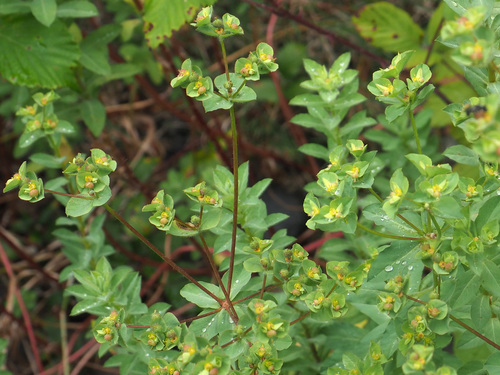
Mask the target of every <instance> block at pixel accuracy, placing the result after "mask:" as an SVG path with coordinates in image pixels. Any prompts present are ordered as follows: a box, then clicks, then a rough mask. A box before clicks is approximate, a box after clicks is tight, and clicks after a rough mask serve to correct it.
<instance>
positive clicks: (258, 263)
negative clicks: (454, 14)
mask: <svg viewBox="0 0 500 375" xmlns="http://www.w3.org/2000/svg"><path fill="white" fill-rule="evenodd" d="M460 12H461V13H460ZM460 12H459V16H460V17H458V18H457V20H456V21H453V20H451V21H449V22H448V23H445V25H444V27H443V34H442V37H441V39H442V40H443V41H445V42H446V43H448V44H449V45H451V46H453V44H452V42H454V43H456V44H457V45H456V46H455V47H457V49H456V50H457V51H459V53H460V56H458V55H457V56H456V58H457V61H458V62H459V63H462V64H464V66H467V67H472V68H474V69H475V70H474V72H475V73H477V74H476V76H479V75H480V74H484V75H485V74H486V73H488V76H491V77H492V78H494V81H495V82H493V81H491V82H488V83H486V84H484V85H483V86H484V87H483V86H481V82H477V81H476V82H475V83H474V84H475V85H477V86H478V87H480V88H482V89H483V91H482V92H478V95H479V97H474V98H471V99H470V100H468V101H467V102H465V103H463V104H452V105H450V106H449V107H447V109H446V111H447V112H448V113H449V114H451V116H452V121H453V123H454V125H458V126H459V127H461V128H462V129H463V130H464V131H465V136H466V139H467V140H468V141H469V142H471V143H472V148H471V147H468V146H466V145H455V146H451V147H449V148H447V149H446V150H444V151H443V152H440V151H438V150H437V149H436V148H435V145H434V144H433V143H432V142H430V141H429V138H430V136H429V134H430V125H429V122H430V115H428V113H429V112H428V110H421V107H422V105H424V104H425V103H426V100H427V99H428V98H429V97H431V95H432V92H433V90H434V85H433V84H432V83H431V82H433V74H432V67H429V65H428V64H426V63H425V61H413V60H412V59H414V60H418V56H417V57H415V56H414V55H413V52H412V51H407V52H403V53H401V54H398V55H397V56H395V57H394V59H393V60H392V62H391V64H390V66H388V67H386V68H384V69H380V70H378V71H376V72H375V73H374V74H373V80H372V81H371V82H370V83H369V84H368V90H369V92H370V93H372V94H373V95H374V96H375V98H376V100H377V101H379V102H381V103H383V104H386V105H387V107H386V108H385V115H380V116H378V118H377V121H376V120H374V119H372V118H370V117H369V116H368V115H367V113H366V112H365V111H358V112H357V113H355V114H353V115H352V116H349V114H352V109H353V108H355V106H358V105H360V104H361V103H363V102H364V101H365V100H366V98H365V97H364V96H363V95H361V94H360V93H358V88H359V80H358V78H357V72H356V71H355V70H351V69H348V67H349V65H350V60H351V56H350V54H349V53H345V54H342V55H340V56H339V57H338V58H337V59H336V61H335V62H334V63H333V64H332V65H331V67H330V68H329V69H327V68H326V67H325V66H323V65H321V64H319V63H317V62H315V61H313V60H309V59H306V60H305V61H304V67H305V70H306V72H307V73H308V74H309V76H310V79H309V80H306V81H304V82H303V83H302V87H303V88H305V89H307V90H309V91H310V93H307V94H301V95H299V96H297V97H295V98H294V99H292V101H291V104H293V105H298V106H302V107H304V108H306V109H307V113H302V114H299V115H297V116H295V117H294V118H293V120H292V121H293V122H295V123H297V124H299V125H301V126H304V127H307V128H313V129H315V130H316V131H318V132H320V133H323V134H324V136H325V137H326V141H325V142H323V143H322V144H312V143H311V144H305V145H303V146H301V148H300V150H301V151H303V152H304V153H306V154H308V155H311V156H313V157H315V158H317V159H319V160H322V161H323V162H324V163H323V165H324V166H325V167H324V168H323V169H322V170H320V171H319V173H317V180H316V181H314V182H312V183H310V184H308V185H307V186H306V190H307V191H308V193H307V196H306V198H305V200H304V211H305V212H306V213H307V214H308V215H309V217H310V218H309V220H308V221H307V223H306V225H307V227H308V228H310V229H311V230H314V231H316V232H317V233H321V232H325V233H329V232H332V233H336V232H339V231H340V232H342V233H343V235H342V237H340V238H336V239H333V240H331V241H330V242H329V243H328V244H326V245H325V247H324V248H323V249H322V250H321V252H319V254H315V255H314V256H313V257H312V256H310V254H309V252H308V251H307V250H306V249H305V248H304V247H302V246H301V245H300V244H298V243H293V242H294V239H293V238H291V237H289V236H287V235H286V231H284V230H281V231H277V232H275V233H273V234H272V235H271V234H270V233H271V232H268V230H269V228H270V227H271V226H273V225H274V224H277V223H279V222H280V221H282V220H283V219H284V215H282V214H271V215H268V214H267V208H266V205H265V203H264V202H263V201H262V200H261V198H260V197H261V195H262V193H263V192H264V190H265V189H266V188H267V186H268V185H269V183H270V180H268V179H266V180H262V181H259V182H257V183H255V184H254V185H253V186H249V183H248V180H249V164H248V163H243V164H241V165H240V163H239V155H238V137H237V136H238V134H237V127H236V115H235V106H238V105H240V103H245V102H249V101H252V100H255V99H256V93H255V92H254V90H253V89H252V88H251V87H250V86H249V85H250V84H251V83H252V82H250V81H258V80H260V79H261V78H262V76H263V75H264V74H266V73H269V72H273V71H276V70H277V68H278V65H277V62H276V61H277V60H276V58H275V57H274V51H273V49H272V48H271V46H269V45H268V44H265V43H260V44H258V45H257V47H256V49H255V51H252V52H250V54H249V55H248V56H246V57H242V58H240V59H238V60H236V62H235V64H234V69H230V66H229V62H228V58H227V53H226V44H225V40H226V38H228V37H230V36H235V35H240V34H242V33H243V29H242V27H241V26H240V21H239V20H238V19H237V18H236V17H234V16H233V15H230V14H225V15H223V16H222V18H221V19H217V18H213V10H212V8H211V7H207V8H203V9H202V10H201V12H200V13H199V14H198V16H197V17H196V19H195V22H194V26H195V27H196V28H197V30H198V31H200V32H202V33H203V34H206V35H207V36H209V37H213V38H216V39H217V41H218V42H219V44H220V48H221V54H222V60H223V65H224V73H223V74H221V75H219V76H217V77H215V78H214V79H213V80H212V78H211V77H209V76H206V75H205V74H204V69H202V68H200V67H198V66H196V65H195V64H194V63H193V61H192V60H191V59H186V60H185V61H184V62H182V63H181V64H180V69H179V71H178V75H177V77H176V78H174V79H173V80H172V81H171V86H173V87H181V88H183V89H185V91H186V95H187V96H188V97H190V98H193V99H195V100H197V101H200V102H202V105H203V107H204V109H205V111H206V112H210V111H214V110H219V109H222V110H228V111H229V118H230V123H231V137H232V152H233V164H232V168H231V170H229V169H228V168H225V167H222V166H218V167H216V168H215V169H214V170H213V171H212V173H211V174H207V176H208V177H207V178H206V181H196V182H194V183H193V184H192V185H193V186H184V187H183V188H182V189H181V190H182V191H183V193H184V195H185V197H186V198H187V199H186V201H187V202H188V210H181V209H179V208H178V207H179V206H177V205H178V200H180V199H174V196H179V194H178V192H176V191H171V190H169V189H159V190H158V191H157V193H156V195H155V196H154V198H153V199H152V200H151V202H150V203H148V204H146V205H144V206H143V208H142V211H143V212H147V213H148V215H149V223H150V224H151V225H152V226H154V227H156V229H158V230H159V231H160V233H162V234H165V235H167V236H169V237H170V236H174V237H180V238H183V237H184V238H188V237H189V238H191V239H192V240H193V243H195V244H196V245H198V248H199V250H200V252H201V253H202V255H203V256H204V257H205V259H206V261H207V263H208V264H209V267H210V271H211V276H212V282H209V281H207V280H200V279H198V278H196V277H194V276H193V275H191V274H190V273H189V272H188V271H187V270H186V269H184V268H182V267H181V266H180V264H178V263H177V262H175V261H173V260H172V259H171V258H170V257H169V255H168V254H165V253H164V252H162V251H161V250H160V249H159V248H158V247H157V246H155V244H153V243H152V242H151V241H150V240H148V239H147V238H146V236H145V235H143V234H142V233H140V231H139V230H138V229H136V228H135V227H134V225H132V223H131V222H129V221H128V220H127V219H126V218H124V217H123V216H122V215H121V214H120V213H119V212H118V209H116V208H113V207H112V205H113V201H112V200H111V201H110V198H111V197H112V190H111V188H110V186H111V185H112V180H111V178H110V177H109V176H110V175H111V173H112V172H114V171H115V170H116V168H117V162H116V161H115V160H114V159H113V158H112V156H111V155H108V154H107V153H105V152H104V151H102V150H100V149H97V148H94V149H92V150H91V154H90V156H87V155H84V154H77V155H76V156H75V157H74V158H73V159H72V161H71V162H69V163H64V158H61V154H62V152H61V147H62V146H61V145H62V139H63V138H62V134H65V133H69V132H71V131H74V128H73V127H72V126H71V125H68V124H66V123H64V122H61V121H58V119H57V116H56V113H54V111H53V106H52V104H51V103H52V102H53V101H55V100H57V99H58V95H56V94H55V93H53V92H49V93H45V94H43V93H39V94H36V95H34V96H33V100H34V102H35V104H34V105H31V106H28V107H24V108H22V109H20V110H19V111H18V115H19V116H21V117H22V118H23V122H24V123H25V124H26V127H25V132H24V134H23V136H22V137H21V143H22V145H23V146H24V147H28V146H30V145H31V144H32V143H34V142H35V141H36V140H38V139H41V138H45V139H47V141H48V143H49V146H50V148H51V149H52V151H53V155H48V154H45V155H43V156H40V155H38V157H37V158H36V160H38V161H40V162H41V164H42V165H44V166H46V167H47V168H55V167H63V169H64V175H65V177H56V178H54V179H52V180H49V181H47V182H46V183H43V181H42V180H41V179H40V178H38V176H37V175H36V174H35V173H34V172H33V171H27V170H29V169H30V166H29V165H27V164H26V163H23V164H22V165H21V167H20V168H19V171H18V172H17V173H16V174H15V175H14V176H13V177H12V178H11V179H10V180H9V181H7V185H6V187H5V189H4V191H5V192H6V191H9V190H12V189H15V188H19V197H20V198H21V199H23V200H28V201H30V202H37V201H39V200H41V199H42V198H44V197H45V196H46V195H47V194H54V195H55V196H56V197H57V199H58V200H60V201H61V202H62V204H63V205H64V206H65V207H66V211H65V212H66V214H67V216H68V218H62V219H59V220H58V224H59V225H60V228H59V229H57V230H56V232H55V236H56V237H57V238H58V239H59V240H60V241H61V242H62V243H63V245H64V248H63V251H64V253H65V254H66V255H67V257H68V259H69V261H70V264H69V265H68V266H67V268H66V269H65V270H64V271H63V272H62V273H61V276H60V278H61V280H69V284H71V283H73V281H74V280H76V282H77V283H76V284H74V285H69V286H67V288H66V297H65V303H67V302H68V298H69V296H74V297H76V299H77V300H78V303H76V304H75V305H74V306H73V309H72V314H80V313H83V312H87V313H91V314H95V315H97V316H98V317H97V318H96V319H95V324H94V326H93V335H94V337H95V339H96V340H97V342H99V343H100V344H101V346H100V349H99V354H100V355H104V354H106V353H110V354H111V355H112V356H111V358H110V359H109V360H108V362H107V365H109V366H119V367H120V371H121V373H124V374H134V373H146V372H149V373H150V374H182V373H193V374H204V375H214V374H252V375H254V374H260V373H263V374H277V373H294V372H304V373H305V372H308V373H326V374H328V375H335V374H341V375H346V374H367V375H368V374H400V373H404V374H429V375H430V374H435V375H438V374H439V375H443V374H466V373H471V371H483V370H484V371H490V372H491V371H494V369H495V368H496V367H497V361H498V360H497V358H498V355H497V352H496V350H498V349H500V346H499V344H498V342H497V341H498V340H496V338H497V337H500V326H499V324H498V319H497V318H496V316H497V313H498V310H499V309H498V298H499V297H500V294H499V293H500V285H499V284H498V281H497V279H498V278H499V277H500V266H499V260H498V257H497V256H496V252H497V250H498V245H497V237H498V234H499V231H500V230H499V224H498V220H499V219H500V209H499V208H498V207H500V199H499V197H498V194H497V193H498V189H499V188H500V182H499V179H498V155H497V154H496V151H497V150H496V148H497V147H496V143H495V140H494V139H495V134H496V131H497V130H496V128H497V127H498V121H496V118H497V111H496V109H495V103H497V102H498V98H497V94H495V92H494V88H495V87H496V86H495V83H496V74H497V73H496V71H497V70H498V68H497V66H496V64H495V60H494V56H495V54H494V53H483V51H485V50H488V51H489V50H493V49H494V46H493V44H492V43H490V44H488V43H489V42H491V38H496V39H498V37H496V36H495V35H494V33H493V31H492V27H494V25H495V23H494V22H490V21H489V19H490V18H489V17H490V16H491V15H492V9H491V8H488V7H484V8H483V7H480V8H472V9H470V10H468V11H467V10H463V11H462V10H460ZM467 12H469V13H467ZM454 38H455V39H454ZM471 43H473V46H472V50H471V46H470V44H471ZM474 43H475V44H474ZM480 53H481V54H482V55H481V56H480ZM410 61H413V62H414V63H415V64H414V66H411V67H409V68H407V67H406V66H407V65H408V64H409V62H410ZM472 68H470V69H472ZM483 83H484V82H483ZM478 91H480V90H478ZM377 122H378V123H379V124H380V126H378V127H377V128H376V129H371V130H368V131H364V132H363V133H362V131H363V129H364V128H365V127H368V126H371V125H374V124H376V123H377ZM389 132H392V133H395V134H399V135H400V137H399V138H395V140H393V141H392V143H391V142H389V143H386V144H383V145H382V147H381V150H380V151H379V152H377V151H375V150H372V149H373V142H377V141H380V140H384V139H386V138H387V139H390V138H389V137H388V136H387V134H388V133H389ZM444 157H447V158H448V159H449V160H443V159H444ZM63 163H64V165H63ZM459 164H461V166H460V165H459ZM108 201H109V203H108ZM101 206H104V208H105V209H106V210H107V211H108V212H109V214H110V215H112V216H114V217H115V218H116V219H117V220H118V221H119V222H121V223H122V224H123V225H124V226H125V227H126V228H127V229H128V230H129V231H130V232H131V233H132V234H133V235H134V236H135V237H137V238H138V239H139V240H140V241H142V242H143V244H145V245H146V246H147V247H149V248H150V249H151V250H152V251H154V252H155V253H156V254H157V255H158V256H159V257H160V258H161V259H162V261H164V262H165V263H166V264H167V265H168V266H169V267H170V269H171V270H173V271H175V272H177V273H178V274H180V275H182V276H184V277H185V279H187V281H188V283H187V284H186V285H185V286H183V287H182V289H181V290H180V292H179V293H180V295H181V296H182V297H184V298H185V299H186V300H187V301H189V302H191V303H193V304H195V305H197V306H198V308H199V310H200V311H199V313H198V314H197V315H193V316H190V317H188V318H185V319H179V318H178V317H176V316H175V315H174V314H173V313H172V309H171V305H170V304H168V303H164V302H160V303H155V304H152V305H151V306H147V305H146V304H145V303H144V302H143V301H142V299H141V296H140V289H141V278H140V276H139V273H138V272H137V271H134V270H133V269H132V268H131V267H128V266H116V267H115V266H113V265H112V261H111V260H110V259H109V255H111V254H112V253H113V249H112V248H111V247H110V246H109V245H107V244H106V241H105V232H104V230H103V225H104V220H105V215H104V214H99V215H97V216H92V215H90V213H91V212H92V211H93V210H94V209H95V208H96V207H101ZM183 208H185V207H183ZM186 212H189V214H185V213H186ZM142 218H143V220H144V221H145V222H146V221H147V216H146V215H143V216H142ZM64 226H69V227H75V228H76V229H77V231H76V232H73V231H71V230H69V229H67V228H64ZM169 237H168V238H169ZM330 238H332V237H331V236H330ZM212 249H213V253H215V254H224V253H226V252H228V254H229V255H228V256H227V257H225V258H224V259H223V260H222V261H220V259H218V260H217V261H216V260H215V259H214V254H213V253H212ZM351 341H352V342H351ZM469 349H470V350H474V351H475V352H476V353H480V355H479V360H478V361H471V360H470V358H468V357H467V355H466V354H465V351H466V350H469ZM450 351H452V352H453V355H451V354H450ZM297 359H300V361H298V360H297Z"/></svg>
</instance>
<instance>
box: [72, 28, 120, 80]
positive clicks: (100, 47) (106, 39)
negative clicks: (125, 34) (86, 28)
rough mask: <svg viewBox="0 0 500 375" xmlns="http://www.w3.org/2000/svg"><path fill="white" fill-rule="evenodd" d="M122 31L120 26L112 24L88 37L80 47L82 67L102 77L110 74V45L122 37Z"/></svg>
mask: <svg viewBox="0 0 500 375" xmlns="http://www.w3.org/2000/svg"><path fill="white" fill-rule="evenodd" d="M121 31H122V28H121V27H120V25H116V24H110V25H106V26H102V27H100V28H98V29H97V30H95V31H93V32H91V33H90V34H89V35H87V36H86V37H85V39H83V41H82V43H81V45H80V48H81V51H82V55H81V57H80V62H81V63H82V65H83V66H84V67H85V68H87V69H88V70H90V71H92V72H94V73H97V74H100V75H108V74H110V72H111V67H110V65H109V62H108V59H109V56H108V44H109V43H110V42H111V41H113V40H114V39H115V38H116V37H117V36H118V35H120V33H121Z"/></svg>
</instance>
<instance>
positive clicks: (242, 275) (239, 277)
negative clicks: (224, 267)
mask: <svg viewBox="0 0 500 375" xmlns="http://www.w3.org/2000/svg"><path fill="white" fill-rule="evenodd" d="M228 274H229V273H228V272H226V273H225V274H224V277H223V278H222V281H223V283H224V285H227V279H228ZM250 276H251V273H250V272H248V271H247V270H246V269H245V268H244V267H243V265H241V264H238V265H236V266H234V271H233V279H232V282H233V283H232V285H231V299H233V298H234V297H236V296H237V295H238V293H239V292H240V291H241V290H242V289H243V288H244V287H245V286H246V285H247V284H248V282H249V281H250Z"/></svg>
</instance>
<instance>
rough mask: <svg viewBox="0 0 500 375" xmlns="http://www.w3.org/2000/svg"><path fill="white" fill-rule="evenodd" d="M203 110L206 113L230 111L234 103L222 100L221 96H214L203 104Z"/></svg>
mask: <svg viewBox="0 0 500 375" xmlns="http://www.w3.org/2000/svg"><path fill="white" fill-rule="evenodd" d="M202 103H203V108H205V111H206V112H211V111H215V110H217V109H229V108H231V107H232V106H233V103H232V102H231V101H229V100H227V99H225V98H221V97H220V96H219V95H212V96H211V97H210V98H208V99H207V100H204V101H203V102H202Z"/></svg>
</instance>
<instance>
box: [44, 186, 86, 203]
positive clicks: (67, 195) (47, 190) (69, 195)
mask: <svg viewBox="0 0 500 375" xmlns="http://www.w3.org/2000/svg"><path fill="white" fill-rule="evenodd" d="M43 191H45V192H47V193H50V194H55V195H63V196H65V197H71V198H80V199H87V200H93V199H94V198H92V197H85V196H83V195H77V194H68V193H61V192H59V191H55V190H49V189H45V188H44V189H43Z"/></svg>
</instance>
